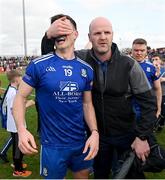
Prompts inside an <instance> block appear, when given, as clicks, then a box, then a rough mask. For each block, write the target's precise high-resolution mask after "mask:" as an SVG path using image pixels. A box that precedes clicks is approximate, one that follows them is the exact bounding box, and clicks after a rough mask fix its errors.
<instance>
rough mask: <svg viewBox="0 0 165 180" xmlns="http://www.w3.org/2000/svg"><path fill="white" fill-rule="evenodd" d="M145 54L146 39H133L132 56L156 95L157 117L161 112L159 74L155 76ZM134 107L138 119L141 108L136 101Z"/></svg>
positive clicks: (153, 68) (155, 72) (154, 71)
mask: <svg viewBox="0 0 165 180" xmlns="http://www.w3.org/2000/svg"><path fill="white" fill-rule="evenodd" d="M146 56H147V41H146V40H145V39H142V38H138V39H135V40H134V41H133V43H132V57H133V58H134V59H135V60H136V61H137V62H138V63H139V64H140V66H141V67H142V69H143V71H144V72H145V74H146V76H147V78H148V81H149V83H150V85H151V87H152V89H153V93H154V94H155V95H156V101H157V112H156V117H157V118H158V117H159V115H160V113H161V103H162V90H161V84H160V78H159V76H157V71H156V68H155V67H154V66H153V64H152V63H150V62H148V61H147V59H146ZM135 101H136V100H135ZM135 109H136V113H137V116H138V119H139V118H141V109H140V107H139V105H138V103H135Z"/></svg>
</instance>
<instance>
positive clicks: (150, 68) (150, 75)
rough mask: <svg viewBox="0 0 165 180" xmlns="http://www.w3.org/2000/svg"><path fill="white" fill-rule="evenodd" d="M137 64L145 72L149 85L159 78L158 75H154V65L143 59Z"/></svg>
mask: <svg viewBox="0 0 165 180" xmlns="http://www.w3.org/2000/svg"><path fill="white" fill-rule="evenodd" d="M139 64H140V66H141V67H142V69H143V71H144V72H145V74H146V76H147V79H148V81H149V83H150V85H151V87H153V83H154V81H156V80H158V79H159V76H158V77H157V76H156V75H155V74H156V69H155V66H154V65H153V64H152V63H150V62H147V61H143V62H141V63H139Z"/></svg>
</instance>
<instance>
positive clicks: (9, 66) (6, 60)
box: [0, 56, 36, 72]
mask: <svg viewBox="0 0 165 180" xmlns="http://www.w3.org/2000/svg"><path fill="white" fill-rule="evenodd" d="M34 58H36V56H27V57H23V56H13V57H11V56H10V57H7V56H3V57H1V56H0V72H5V71H9V70H13V69H17V68H20V69H25V68H26V66H27V65H28V64H29V62H30V61H31V60H32V59H34Z"/></svg>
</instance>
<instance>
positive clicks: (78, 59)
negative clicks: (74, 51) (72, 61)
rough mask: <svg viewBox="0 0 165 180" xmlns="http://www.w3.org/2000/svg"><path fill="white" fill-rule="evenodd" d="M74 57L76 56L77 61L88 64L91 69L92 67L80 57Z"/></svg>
mask: <svg viewBox="0 0 165 180" xmlns="http://www.w3.org/2000/svg"><path fill="white" fill-rule="evenodd" d="M76 58H77V61H79V62H80V63H81V64H84V65H86V66H88V67H89V68H90V69H92V70H93V68H92V67H91V66H90V65H89V64H88V63H86V62H85V61H83V60H82V59H80V58H79V57H76Z"/></svg>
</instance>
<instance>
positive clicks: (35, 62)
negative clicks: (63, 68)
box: [33, 54, 54, 64]
mask: <svg viewBox="0 0 165 180" xmlns="http://www.w3.org/2000/svg"><path fill="white" fill-rule="evenodd" d="M53 56H54V54H47V55H44V56H41V57H39V58H37V59H34V60H33V62H34V64H37V63H38V62H40V61H43V60H46V59H48V58H51V57H53Z"/></svg>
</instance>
